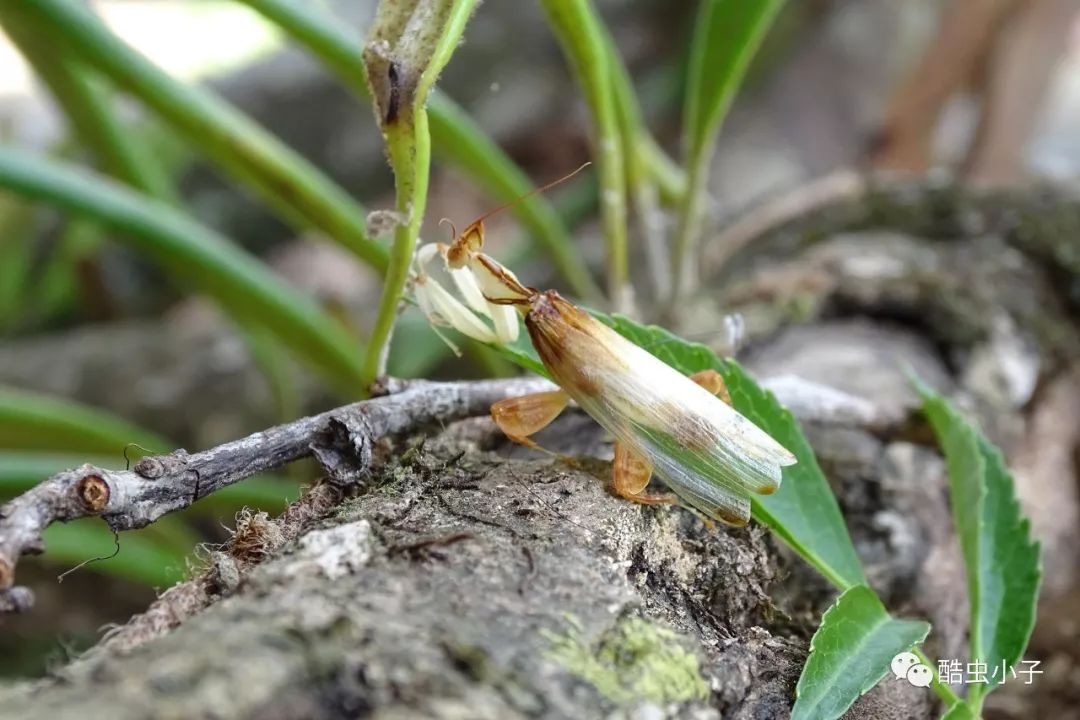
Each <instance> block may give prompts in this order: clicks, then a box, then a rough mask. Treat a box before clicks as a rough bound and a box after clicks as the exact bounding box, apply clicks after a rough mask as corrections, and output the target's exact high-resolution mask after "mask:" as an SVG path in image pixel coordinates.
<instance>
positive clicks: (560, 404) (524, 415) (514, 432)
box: [491, 390, 570, 460]
mask: <svg viewBox="0 0 1080 720" xmlns="http://www.w3.org/2000/svg"><path fill="white" fill-rule="evenodd" d="M569 403H570V396H569V395H567V394H566V393H565V392H563V391H562V390H551V391H549V392H541V393H534V394H532V395H523V396H521V397H515V398H507V399H506V400H500V401H499V402H497V403H495V404H494V405H492V406H491V419H492V420H494V421H495V424H496V425H497V426H498V427H499V429H500V430H502V431H503V434H504V435H506V437H507V438H509V439H510V440H511V441H513V442H516V443H517V444H519V445H524V446H525V447H527V448H532V449H533V450H540V451H541V452H546V453H550V454H552V455H555V456H557V457H559V458H560V459H564V460H570V458H566V457H564V456H562V455H559V454H558V453H555V452H552V451H551V450H548V449H547V448H544V447H541V446H540V445H538V444H537V443H536V441H535V440H533V439H532V438H530V437H529V436H530V435H535V434H536V433H538V432H540V431H541V430H543V429H544V428H546V427H547V426H548V425H550V424H551V423H552V422H553V421H554V420H555V418H557V417H559V414H560V413H562V411H563V410H565V409H566V406H567V405H568V404H569Z"/></svg>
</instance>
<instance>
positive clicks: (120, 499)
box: [0, 378, 551, 613]
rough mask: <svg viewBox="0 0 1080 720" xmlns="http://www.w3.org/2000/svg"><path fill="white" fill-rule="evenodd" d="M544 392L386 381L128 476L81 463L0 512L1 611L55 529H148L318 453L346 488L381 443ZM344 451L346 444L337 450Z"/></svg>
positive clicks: (502, 383) (155, 460) (512, 385)
mask: <svg viewBox="0 0 1080 720" xmlns="http://www.w3.org/2000/svg"><path fill="white" fill-rule="evenodd" d="M550 388H551V384H550V383H548V382H547V381H546V380H541V379H538V378H519V379H513V380H490V381H479V382H461V383H435V382H425V381H415V382H411V381H410V382H403V381H397V380H389V381H387V382H386V383H385V386H384V388H383V389H384V391H385V392H392V394H388V395H385V396H383V397H377V398H374V399H372V400H366V401H362V402H357V403H354V404H352V405H346V406H344V407H340V408H337V409H334V410H330V411H327V412H325V413H322V414H320V415H314V416H311V417H305V418H301V419H300V420H296V421H294V422H291V423H288V424H285V425H279V426H277V427H273V428H270V429H268V430H263V431H261V432H257V433H254V434H252V435H249V436H247V437H245V438H242V439H240V440H234V441H232V442H229V443H225V444H224V445H219V446H218V447H215V448H211V449H209V450H206V451H203V452H200V453H195V454H188V453H187V452H186V451H184V450H176V451H174V452H172V453H170V454H168V455H157V456H150V457H145V458H143V459H142V460H140V461H139V462H138V463H136V464H135V466H134V467H133V468H132V469H131V470H122V471H119V470H105V469H103V468H98V467H94V466H93V465H83V466H82V467H80V468H77V469H75V470H66V471H64V472H61V473H58V474H56V475H54V476H52V477H51V478H49V479H47V480H45V481H44V482H42V483H41V484H39V485H37V486H36V487H34V488H33V489H32V490H29V491H28V492H26V493H24V494H22V495H20V496H19V497H17V498H15V499H14V500H12V501H11V502H9V503H7V504H6V505H4V506H3V507H0V613H2V612H10V611H19V610H25V609H26V608H28V607H29V606H30V605H31V604H32V601H33V598H32V595H31V594H30V592H29V590H27V589H26V588H21V587H13V585H14V580H15V565H16V563H17V562H18V559H19V557H20V556H21V555H23V554H32V553H40V552H42V551H43V550H44V549H45V548H44V542H43V540H42V532H43V531H44V530H45V528H47V527H48V526H49V525H51V524H52V523H54V522H57V521H60V522H67V521H69V520H75V519H77V518H82V517H91V516H98V517H101V518H102V519H104V520H105V521H106V522H107V523H108V524H109V526H110V527H111V528H113V529H114V530H117V531H119V530H131V529H135V528H140V527H145V526H146V525H149V524H150V523H152V522H154V521H155V520H157V519H158V518H160V517H161V516H162V515H165V514H167V513H171V512H175V511H177V510H183V509H184V508H186V507H188V506H190V505H191V504H192V503H194V502H195V501H196V500H198V499H199V498H202V497H205V496H207V495H209V494H210V493H213V492H217V491H218V490H220V489H222V488H224V487H227V486H228V485H232V484H233V483H236V482H239V481H241V480H243V479H245V478H248V477H251V476H252V475H255V474H257V473H261V472H265V471H267V470H274V469H277V468H280V467H282V466H284V465H286V464H288V463H290V462H293V461H295V460H298V459H300V458H302V457H305V456H308V455H315V456H316V457H317V458H318V459H319V461H320V462H321V463H322V464H323V466H324V467H325V468H326V471H327V473H328V474H329V476H330V478H331V480H333V481H335V482H338V483H342V484H351V483H355V482H358V481H360V480H362V479H363V478H364V477H365V476H366V473H367V472H368V469H369V466H370V463H371V457H372V447H373V445H374V443H375V441H376V440H378V439H379V438H381V437H383V436H387V435H394V434H399V433H403V432H409V431H412V430H417V429H419V428H421V427H423V426H425V425H428V424H431V423H439V422H446V421H450V420H455V419H458V418H462V417H468V416H471V415H479V414H483V413H485V412H487V411H488V408H489V407H490V406H491V404H492V403H493V402H496V401H498V400H501V399H503V398H506V397H512V396H516V395H524V394H528V393H531V392H539V391H542V390H547V389H550ZM343 444H344V446H343Z"/></svg>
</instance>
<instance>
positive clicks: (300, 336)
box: [0, 149, 361, 395]
mask: <svg viewBox="0 0 1080 720" xmlns="http://www.w3.org/2000/svg"><path fill="white" fill-rule="evenodd" d="M0 187H2V188H5V189H7V190H9V191H12V192H16V193H19V194H21V195H24V196H26V197H28V198H32V199H35V200H40V201H44V202H47V203H50V204H53V205H56V206H59V207H61V208H63V209H65V210H67V211H70V212H74V213H79V214H84V215H88V216H90V217H93V218H95V219H97V220H99V221H101V222H103V223H105V224H108V225H110V226H112V227H114V228H116V229H119V230H121V231H122V232H121V233H120V234H119V235H118V238H119V239H120V240H123V241H126V242H129V243H130V244H131V245H133V246H134V247H136V248H137V249H139V250H140V251H143V252H145V253H146V254H147V255H149V256H150V257H152V258H153V259H155V260H157V261H158V262H160V263H161V264H162V265H163V266H164V267H165V268H166V269H167V270H170V271H171V272H174V273H177V274H179V275H180V276H181V277H183V278H184V279H185V280H187V281H188V282H190V283H191V284H193V285H194V286H195V287H197V288H199V289H201V290H202V291H204V292H206V293H207V294H209V295H211V296H212V297H214V298H215V299H217V300H218V301H219V302H220V303H221V304H222V306H223V307H224V308H225V309H226V310H228V311H229V312H231V313H234V314H235V315H237V317H238V318H239V319H241V320H244V319H248V320H251V319H258V322H260V323H261V324H262V325H264V326H265V327H266V328H267V330H269V331H270V332H272V333H273V334H274V335H275V336H276V337H277V338H278V339H279V340H280V341H281V342H282V343H283V344H284V345H285V346H286V347H288V348H289V349H290V350H291V351H292V352H293V353H294V354H296V355H297V357H299V358H301V359H303V360H304V361H305V362H307V364H308V365H309V366H311V367H312V368H313V369H315V370H317V371H319V372H321V373H322V375H323V377H324V378H326V379H327V380H328V381H329V383H330V384H331V385H332V386H333V387H336V388H338V389H340V390H342V391H343V392H345V393H346V394H348V395H356V394H357V393H359V391H360V387H361V385H360V384H359V379H360V360H359V358H360V353H361V350H360V348H358V347H357V346H356V345H355V342H354V340H353V339H352V338H351V337H350V336H349V334H348V333H347V332H346V330H345V329H344V328H343V327H342V326H341V325H340V324H339V323H338V322H337V321H335V320H333V319H332V318H330V317H329V316H328V315H327V314H326V313H324V312H323V311H322V310H321V309H320V308H319V307H318V306H317V305H316V304H315V303H314V302H313V301H312V300H311V299H310V298H308V297H307V296H306V295H303V294H301V293H300V292H298V291H296V290H294V289H292V288H290V287H289V286H288V285H286V284H285V283H283V282H282V281H280V280H278V279H277V278H276V277H275V276H274V275H273V274H272V273H270V271H269V270H267V269H266V268H265V267H264V266H263V265H262V264H261V263H259V262H258V261H257V260H255V259H254V258H252V257H251V256H249V255H248V254H247V253H245V252H243V251H242V250H240V249H238V248H237V247H236V246H235V245H234V244H233V243H231V242H229V241H228V240H226V239H225V238H223V237H222V236H220V235H218V234H217V233H216V232H214V231H213V230H211V229H209V228H207V227H205V226H203V225H200V224H199V223H197V222H195V221H194V220H192V219H191V218H189V217H188V216H186V215H184V214H183V213H181V212H178V211H177V210H175V209H173V208H172V207H170V206H168V205H165V204H163V203H161V202H159V201H155V200H151V199H149V198H146V197H143V196H140V195H138V194H136V193H134V192H132V191H131V190H129V189H127V188H125V187H123V186H121V185H119V184H117V183H115V182H113V181H111V180H109V179H107V178H104V177H101V176H99V175H95V174H93V173H89V172H84V171H81V170H78V169H75V168H72V167H70V166H66V165H64V164H61V163H57V162H54V161H51V160H46V159H43V158H40V157H36V156H34V155H31V154H28V153H24V152H21V151H18V150H11V149H3V150H0Z"/></svg>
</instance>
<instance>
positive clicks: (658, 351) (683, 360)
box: [596, 314, 866, 590]
mask: <svg viewBox="0 0 1080 720" xmlns="http://www.w3.org/2000/svg"><path fill="white" fill-rule="evenodd" d="M596 317H597V319H599V320H600V321H602V322H605V323H607V324H608V325H610V326H611V327H612V328H614V329H615V330H616V331H617V332H619V333H620V334H621V335H623V336H624V337H626V338H627V339H629V340H631V341H632V342H634V343H636V344H637V345H639V346H640V347H642V348H644V349H645V350H647V351H649V352H650V353H652V354H653V355H655V356H656V357H658V358H660V359H661V360H663V361H664V362H666V363H667V364H668V365H671V366H672V367H673V368H675V369H676V370H678V371H680V372H682V373H685V374H687V375H689V374H691V373H695V372H699V371H701V370H707V369H712V370H716V371H717V372H718V373H720V375H721V376H723V378H724V382H725V383H726V384H727V388H728V392H729V393H730V394H731V402H732V404H733V405H734V407H735V409H736V410H738V411H739V412H740V413H742V414H743V415H745V416H746V417H747V418H749V419H750V420H751V421H753V422H754V424H756V425H757V426H758V427H760V428H761V429H762V430H764V431H765V432H767V433H769V434H770V435H771V436H772V437H773V438H774V439H775V440H776V441H777V442H779V443H780V444H781V445H783V446H784V447H785V448H787V449H788V450H789V451H791V452H792V453H794V454H795V457H796V458H798V463H796V464H795V465H790V466H788V467H785V468H784V470H783V472H784V475H783V482H782V483H781V485H780V489H779V490H777V491H776V492H775V493H773V494H772V495H769V496H754V497H753V498H752V499H751V501H752V504H753V516H754V518H755V519H756V520H757V521H758V522H760V523H762V524H764V525H767V526H769V528H771V529H772V530H773V532H775V533H776V534H777V535H778V536H779V537H780V538H781V539H782V540H784V542H786V543H787V544H788V545H790V546H791V547H792V549H793V550H795V552H797V553H798V554H799V555H800V556H801V557H802V558H803V559H804V560H806V561H807V562H809V563H810V564H811V565H813V566H814V567H815V568H817V570H818V571H820V572H821V574H822V575H824V576H825V577H826V578H828V579H829V580H830V581H831V582H832V583H833V584H834V585H836V586H837V587H838V588H840V589H841V590H845V589H847V588H849V587H851V586H853V585H859V584H862V583H865V582H866V576H865V575H864V574H863V571H862V566H861V565H860V563H859V557H858V555H857V554H856V553H855V547H854V545H853V544H852V542H851V536H850V535H849V534H848V531H847V526H846V525H845V524H844V518H843V516H842V515H841V513H840V506H839V505H837V503H836V496H835V495H833V492H832V489H831V488H830V487H829V482H828V480H827V479H826V478H825V475H824V473H822V472H821V468H820V467H819V466H818V463H817V458H816V457H815V456H814V451H813V449H812V448H811V447H810V443H809V442H808V441H807V439H806V436H805V435H803V432H802V429H801V428H800V427H799V424H798V422H796V420H795V418H794V417H793V416H792V415H791V412H790V411H788V410H787V409H786V408H785V407H784V406H782V405H781V404H780V403H779V402H778V401H777V400H776V398H775V397H774V396H773V394H772V393H771V392H769V391H767V390H764V389H763V388H761V386H759V385H758V384H757V383H756V382H754V380H753V379H752V378H751V377H750V376H749V375H748V374H747V372H746V371H745V370H744V369H743V368H742V366H740V365H739V364H738V363H737V362H735V361H734V360H721V359H720V358H718V357H717V356H716V354H715V353H713V351H712V350H710V349H709V348H708V347H706V346H704V345H701V344H700V343H693V342H688V341H686V340H683V339H682V338H680V337H678V336H677V335H674V334H672V333H670V332H668V331H667V330H664V329H663V328H659V327H656V326H652V325H650V326H643V325H639V324H638V323H635V322H634V321H632V320H629V319H628V318H624V317H621V316H612V317H605V316H603V315H599V314H597V315H596Z"/></svg>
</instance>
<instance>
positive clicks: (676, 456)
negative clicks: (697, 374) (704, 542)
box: [575, 336, 795, 525]
mask: <svg viewBox="0 0 1080 720" xmlns="http://www.w3.org/2000/svg"><path fill="white" fill-rule="evenodd" d="M617 337H619V339H620V340H622V338H621V336H617ZM606 340H607V342H608V343H611V342H615V341H614V340H612V339H606ZM623 342H625V343H626V345H627V346H628V347H626V348H619V355H620V357H622V358H624V359H626V360H627V362H625V364H624V366H623V369H622V371H621V372H603V371H600V372H597V373H590V374H589V376H588V378H587V381H588V382H587V383H586V384H588V385H592V386H593V387H595V388H596V390H597V391H596V392H592V393H583V394H582V397H576V398H575V399H576V400H577V401H578V403H579V404H580V405H581V406H582V408H583V409H584V410H585V411H586V412H588V413H589V414H590V415H591V416H592V417H593V418H594V419H596V421H597V422H599V423H600V424H601V425H602V426H604V427H605V428H606V429H607V430H608V431H609V432H611V433H612V434H613V435H615V436H616V437H617V438H618V439H619V440H620V441H622V442H623V443H625V444H626V445H627V446H629V447H631V448H634V449H635V450H637V451H638V452H640V453H641V454H643V455H645V456H646V457H648V458H649V460H650V461H651V462H652V464H653V469H654V471H655V472H656V474H657V475H658V476H660V478H661V479H663V480H664V482H666V483H667V484H668V486H669V487H670V488H671V489H672V490H673V491H674V492H675V493H676V494H677V495H679V497H680V498H682V499H683V500H684V501H685V502H686V503H687V504H689V505H691V506H693V507H694V508H696V509H697V510H699V511H700V512H702V513H704V514H705V515H707V516H708V517H711V518H714V519H716V520H719V521H721V522H725V523H728V524H731V525H745V524H746V523H747V522H748V521H749V519H750V495H751V493H759V494H769V493H772V492H775V491H776V490H777V488H779V487H780V481H781V476H782V467H783V466H785V465H791V464H793V463H794V462H795V457H794V456H793V455H792V454H791V453H790V452H788V451H787V450H786V449H784V447H783V446H781V445H780V444H779V443H777V442H776V441H775V440H773V439H772V438H771V437H770V436H769V435H768V434H767V433H765V432H764V431H763V430H761V429H760V428H758V427H757V426H756V425H754V424H753V423H752V422H750V420H748V419H747V418H745V417H743V416H742V415H740V414H739V413H738V412H736V411H735V410H734V409H733V408H731V407H730V406H728V405H726V404H725V403H724V402H723V401H721V400H719V399H718V398H716V397H714V396H713V395H712V394H710V393H709V392H708V391H706V390H704V389H703V388H701V387H699V386H698V385H697V384H695V383H694V382H693V381H691V380H690V379H689V378H687V377H685V376H683V375H682V374H680V373H679V372H677V371H676V370H675V369H673V368H672V367H670V366H669V365H667V364H665V363H663V362H661V361H660V360H658V359H657V358H655V357H654V356H652V355H650V354H649V353H647V352H645V351H644V350H641V349H640V348H638V347H637V346H636V345H633V344H632V343H630V342H629V341H625V340H623Z"/></svg>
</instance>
